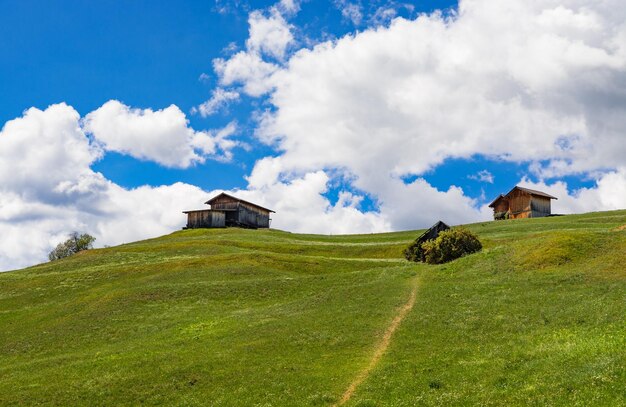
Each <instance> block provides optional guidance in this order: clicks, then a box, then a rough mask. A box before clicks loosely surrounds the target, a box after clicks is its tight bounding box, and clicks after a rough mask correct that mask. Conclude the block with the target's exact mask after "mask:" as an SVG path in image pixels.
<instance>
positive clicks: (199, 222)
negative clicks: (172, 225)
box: [187, 209, 226, 229]
mask: <svg viewBox="0 0 626 407" xmlns="http://www.w3.org/2000/svg"><path fill="white" fill-rule="evenodd" d="M225 226H226V216H225V213H224V212H220V211H214V210H210V209H207V210H204V211H193V212H188V213H187V228H188V229H197V228H223V227H225Z"/></svg>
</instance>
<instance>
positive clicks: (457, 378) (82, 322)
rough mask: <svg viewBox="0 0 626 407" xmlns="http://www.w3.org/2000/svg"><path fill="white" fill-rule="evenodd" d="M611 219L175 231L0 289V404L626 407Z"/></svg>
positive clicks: (18, 275)
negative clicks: (441, 248) (471, 235)
mask: <svg viewBox="0 0 626 407" xmlns="http://www.w3.org/2000/svg"><path fill="white" fill-rule="evenodd" d="M623 225H626V211H613V212H599V213H590V214H584V215H569V216H562V217H552V218H542V219H528V220H511V221H499V222H485V223H478V224H472V225H467V227H468V228H469V229H470V230H472V231H473V232H475V233H476V234H477V235H478V236H479V238H480V240H481V241H482V243H483V245H484V249H483V251H482V252H480V253H477V254H474V255H471V256H467V257H464V258H461V259H459V260H456V261H453V262H451V263H448V264H444V265H439V266H431V265H423V264H415V263H409V262H407V261H405V260H404V258H403V255H402V250H403V248H404V247H405V246H407V245H408V244H409V243H410V242H411V241H412V240H413V239H415V238H416V237H417V236H418V235H419V233H420V231H407V232H396V233H386V234H371V235H350V236H321V235H301V234H292V233H287V232H282V231H277V230H241V229H230V228H229V229H210V230H185V231H178V232H175V233H172V234H171V235H167V236H163V237H160V238H156V239H151V240H146V241H141V242H136V243H131V244H126V245H122V246H117V247H111V248H106V249H96V250H90V251H87V252H82V253H79V254H78V255H76V256H73V257H71V258H69V259H65V260H61V261H55V262H52V263H46V264H42V265H39V266H35V267H31V268H27V269H24V270H18V271H12V272H6V273H0V405H63V406H68V405H72V406H79V405H115V406H120V405H138V404H145V405H181V406H183V405H184V406H194V405H224V406H274V405H277V406H278V405H280V406H282V405H285V406H307V405H309V406H329V405H334V404H336V403H337V402H338V401H339V400H340V399H341V396H342V394H343V393H344V391H345V390H346V388H347V387H348V386H349V385H350V383H351V382H352V381H353V380H354V378H355V377H356V376H357V375H358V373H359V372H361V371H362V370H363V369H364V368H365V367H366V366H367V365H368V363H369V361H370V359H371V358H372V354H373V353H374V351H375V349H376V346H377V344H378V343H379V342H380V340H381V337H382V336H383V334H384V332H385V330H386V328H387V327H388V325H389V324H390V322H391V321H392V320H393V319H394V316H395V315H396V314H397V312H398V310H399V309H400V308H401V307H402V306H403V305H404V304H405V303H406V301H407V298H408V297H409V293H410V292H411V290H412V289H413V287H415V286H417V287H418V289H417V295H416V300H415V305H414V306H413V308H412V309H411V310H410V311H409V312H408V314H407V315H406V317H405V318H404V320H403V321H402V323H401V324H400V325H399V327H398V328H397V331H396V332H395V333H394V335H393V337H392V338H391V341H390V344H389V348H388V349H387V350H386V352H385V353H384V354H383V356H382V357H381V358H380V361H379V363H378V364H377V365H376V366H375V367H374V368H373V369H372V370H371V372H369V375H368V376H367V377H366V378H365V380H364V381H363V382H362V383H361V384H360V385H359V386H358V387H357V388H356V391H355V392H354V394H353V395H352V397H351V398H350V400H349V401H348V402H347V404H346V405H351V406H385V405H392V406H415V405H424V406H442V405H448V406H449V405H482V406H500V405H507V406H510V405H537V406H539V405H542V406H543V405H553V406H576V405H579V406H590V405H597V406H626V385H625V383H626V230H624V228H620V226H623Z"/></svg>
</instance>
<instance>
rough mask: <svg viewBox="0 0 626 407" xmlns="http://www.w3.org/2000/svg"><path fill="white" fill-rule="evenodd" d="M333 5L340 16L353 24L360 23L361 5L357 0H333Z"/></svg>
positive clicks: (361, 18)
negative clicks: (354, 0) (355, 0)
mask: <svg viewBox="0 0 626 407" xmlns="http://www.w3.org/2000/svg"><path fill="white" fill-rule="evenodd" d="M335 7H337V8H338V9H339V10H340V11H341V16H342V17H343V18H344V19H346V20H349V21H351V22H352V24H354V25H359V24H361V21H362V20H363V7H362V6H361V4H359V3H357V2H351V1H347V0H335Z"/></svg>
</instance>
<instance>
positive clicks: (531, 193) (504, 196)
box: [489, 186, 558, 208]
mask: <svg viewBox="0 0 626 407" xmlns="http://www.w3.org/2000/svg"><path fill="white" fill-rule="evenodd" d="M516 189H519V190H520V191H523V192H526V193H527V194H530V195H534V196H541V197H544V198H549V199H558V198H557V197H554V196H552V195H550V194H546V193H545V192H541V191H537V190H536V189H530V188H524V187H518V186H515V187H513V189H511V190H510V191H509V192H508V193H507V194H506V195H502V194H500V195H498V197H497V198H496V199H494V200H493V202H491V203H490V204H489V207H490V208H493V207H494V206H495V205H496V203H497V202H498V201H499V200H500V199H507V198H508V196H509V195H511V193H512V192H513V191H515V190H516Z"/></svg>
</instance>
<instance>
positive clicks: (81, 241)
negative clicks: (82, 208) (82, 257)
mask: <svg viewBox="0 0 626 407" xmlns="http://www.w3.org/2000/svg"><path fill="white" fill-rule="evenodd" d="M95 241H96V238H95V237H93V236H91V235H89V234H87V233H83V234H78V232H73V233H72V234H70V237H69V239H67V240H66V241H65V242H63V243H59V244H58V245H57V247H55V248H54V250H52V251H51V252H50V254H48V259H50V261H53V260H59V259H63V258H65V257H69V256H71V255H73V254H76V253H78V252H82V251H83V250H89V249H91V248H93V242H95Z"/></svg>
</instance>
